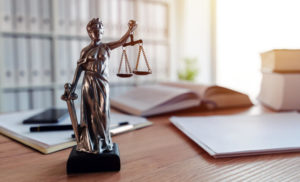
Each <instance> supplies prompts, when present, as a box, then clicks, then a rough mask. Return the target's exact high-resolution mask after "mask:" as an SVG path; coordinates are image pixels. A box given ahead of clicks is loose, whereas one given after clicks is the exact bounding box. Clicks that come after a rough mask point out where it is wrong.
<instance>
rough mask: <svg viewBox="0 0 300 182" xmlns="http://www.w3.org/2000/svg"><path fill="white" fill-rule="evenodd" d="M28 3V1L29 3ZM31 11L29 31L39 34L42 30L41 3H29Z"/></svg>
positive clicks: (33, 0) (37, 0)
mask: <svg viewBox="0 0 300 182" xmlns="http://www.w3.org/2000/svg"><path fill="white" fill-rule="evenodd" d="M27 2H28V1H27ZM17 3H18V2H17ZM28 7H29V9H28V10H29V11H28V19H29V30H30V31H31V32H37V31H39V30H40V23H41V20H40V17H41V16H40V13H39V10H40V1H39V0H30V1H29V6H28Z"/></svg>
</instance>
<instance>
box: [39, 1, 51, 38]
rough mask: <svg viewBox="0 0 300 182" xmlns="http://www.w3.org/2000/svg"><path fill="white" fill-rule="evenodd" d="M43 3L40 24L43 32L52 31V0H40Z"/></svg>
mask: <svg viewBox="0 0 300 182" xmlns="http://www.w3.org/2000/svg"><path fill="white" fill-rule="evenodd" d="M40 3H41V15H40V17H41V18H40V21H41V22H40V25H41V31H42V32H50V30H51V1H50V0H40Z"/></svg>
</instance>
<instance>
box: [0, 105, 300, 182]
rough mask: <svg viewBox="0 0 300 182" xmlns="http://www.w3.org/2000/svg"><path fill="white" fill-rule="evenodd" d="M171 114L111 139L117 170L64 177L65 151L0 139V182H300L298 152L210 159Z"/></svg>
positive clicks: (190, 113)
mask: <svg viewBox="0 0 300 182" xmlns="http://www.w3.org/2000/svg"><path fill="white" fill-rule="evenodd" d="M264 112H271V111H270V110H268V109H265V108H262V107H259V106H255V107H252V108H242V109H228V110H219V111H201V112H199V111H197V110H196V111H195V110H186V111H184V112H177V113H176V114H174V113H173V115H176V116H204V115H223V114H255V113H264ZM170 116H171V115H170V114H166V115H162V116H157V117H152V118H149V120H151V121H152V122H153V123H154V124H153V126H150V127H148V128H144V129H140V130H136V131H133V132H130V133H125V134H122V135H119V136H115V137H113V141H114V142H117V143H118V144H119V147H120V152H121V162H122V166H121V171H120V172H106V173H90V174H81V175H70V176H68V175H66V169H65V167H66V161H67V159H68V156H69V153H70V149H67V150H63V151H59V152H56V153H53V154H49V155H43V154H41V153H39V152H37V151H34V150H32V149H30V148H28V147H26V146H24V145H22V144H20V143H17V142H15V141H12V140H11V139H8V138H6V137H4V136H0V179H1V180H0V181H299V180H300V153H289V154H272V155H259V156H250V157H237V158H224V159H214V158H212V157H211V156H209V155H208V154H207V153H206V152H205V151H204V150H202V149H201V148H200V147H198V146H197V145H196V144H195V143H194V142H192V141H191V140H190V139H189V138H188V137H186V136H185V135H184V134H182V133H181V132H180V131H179V130H178V129H177V128H175V127H174V126H173V125H172V124H171V123H170V122H169V121H168V118H169V117H170Z"/></svg>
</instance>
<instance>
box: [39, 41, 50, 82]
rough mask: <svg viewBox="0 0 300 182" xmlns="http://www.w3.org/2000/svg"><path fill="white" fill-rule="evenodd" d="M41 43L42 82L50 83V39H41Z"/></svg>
mask: <svg viewBox="0 0 300 182" xmlns="http://www.w3.org/2000/svg"><path fill="white" fill-rule="evenodd" d="M41 43H42V46H41V47H42V60H41V62H42V69H41V78H42V80H43V83H44V84H50V83H51V81H52V52H51V51H52V50H51V40H50V39H41Z"/></svg>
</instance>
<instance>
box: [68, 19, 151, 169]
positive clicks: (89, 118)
mask: <svg viewBox="0 0 300 182" xmlns="http://www.w3.org/2000/svg"><path fill="white" fill-rule="evenodd" d="M128 27H129V28H128V31H127V32H126V33H125V34H124V35H123V36H122V37H121V38H120V40H118V41H114V42H108V43H102V42H101V40H102V35H103V33H104V27H103V24H102V22H101V21H100V20H99V18H94V19H92V20H91V21H90V22H89V23H88V25H87V32H88V35H89V37H90V38H91V43H90V44H89V45H87V46H86V47H85V48H83V49H82V51H81V54H80V59H79V60H78V62H77V68H76V71H75V74H74V79H73V81H72V83H71V84H70V83H66V84H65V92H64V94H63V95H62V100H65V101H66V102H67V106H68V111H69V114H70V118H71V122H72V127H73V130H74V134H75V139H76V142H77V145H76V146H75V147H73V149H72V151H71V153H70V156H69V159H68V162H67V173H82V172H97V171H119V170H120V167H121V163H120V154H119V149H118V145H117V144H116V143H113V142H112V140H111V135H110V131H109V126H110V102H109V82H108V73H109V70H108V65H109V64H110V62H109V57H110V52H111V51H112V50H113V49H115V48H118V47H120V46H122V47H123V52H122V56H121V61H120V65H119V69H118V73H117V76H118V77H122V78H127V77H131V76H133V74H135V75H148V74H151V73H152V71H151V68H150V66H149V63H148V60H147V57H146V55H145V51H144V48H143V41H142V40H134V37H133V32H134V30H135V29H136V28H137V23H136V21H134V20H130V21H129V23H128ZM129 38H130V41H129V42H127V40H128V39H129ZM135 45H139V52H138V57H137V61H136V65H135V68H134V69H133V71H132V69H131V67H130V64H129V61H128V57H127V53H126V47H127V46H135ZM141 54H143V56H144V60H145V63H146V66H147V68H148V69H147V70H139V69H138V66H139V62H140V57H141ZM123 60H124V63H123ZM123 65H124V66H125V69H124V70H125V71H121V68H122V66H123ZM82 72H84V77H83V82H82V88H81V95H82V96H81V103H80V124H79V123H78V120H77V115H76V110H75V107H74V100H76V99H77V97H78V96H77V94H76V93H75V90H76V86H77V83H78V80H79V78H80V75H81V73H82Z"/></svg>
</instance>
